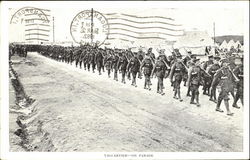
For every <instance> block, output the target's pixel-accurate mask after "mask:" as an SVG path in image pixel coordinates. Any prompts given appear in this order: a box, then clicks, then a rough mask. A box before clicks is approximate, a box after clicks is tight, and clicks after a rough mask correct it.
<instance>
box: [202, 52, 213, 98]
mask: <svg viewBox="0 0 250 160" xmlns="http://www.w3.org/2000/svg"><path fill="white" fill-rule="evenodd" d="M213 63H214V62H213V55H208V61H206V62H205V63H204V66H203V69H204V70H205V71H208V70H209V68H210V67H211V66H212V65H213ZM211 84H212V77H210V76H208V75H205V76H204V84H203V94H204V95H210V87H211Z"/></svg>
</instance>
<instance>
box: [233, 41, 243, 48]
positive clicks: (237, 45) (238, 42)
mask: <svg viewBox="0 0 250 160" xmlns="http://www.w3.org/2000/svg"><path fill="white" fill-rule="evenodd" d="M234 47H235V48H240V49H241V47H242V45H241V44H240V41H237V42H235V45H234Z"/></svg>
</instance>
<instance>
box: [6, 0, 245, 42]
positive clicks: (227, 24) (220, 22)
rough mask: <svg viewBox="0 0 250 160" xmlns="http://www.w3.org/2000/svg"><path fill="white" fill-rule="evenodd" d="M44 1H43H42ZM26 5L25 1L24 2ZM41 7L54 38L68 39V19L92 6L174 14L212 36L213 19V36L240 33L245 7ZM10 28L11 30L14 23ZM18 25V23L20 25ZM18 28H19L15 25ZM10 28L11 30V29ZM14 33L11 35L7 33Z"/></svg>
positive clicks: (189, 26)
mask: <svg viewBox="0 0 250 160" xmlns="http://www.w3.org/2000/svg"><path fill="white" fill-rule="evenodd" d="M45 3H46V2H45ZM23 6H25V5H23ZM29 6H30V5H29ZM35 7H41V5H37V6H36V5H35ZM42 7H43V8H46V9H50V10H51V14H52V15H53V16H54V17H55V39H56V41H65V40H68V41H71V40H72V38H71V35H70V23H71V21H72V19H73V18H74V16H75V15H77V14H78V13H79V12H81V11H83V10H86V9H90V8H91V7H93V8H94V9H95V10H97V11H99V12H101V13H104V14H105V13H114V12H116V13H126V14H134V15H138V16H143V15H147V16H148V15H151V16H152V15H158V16H166V17H171V18H174V19H175V20H176V21H177V23H179V24H182V25H183V29H184V30H187V31H188V30H193V29H197V30H201V31H207V32H208V34H209V35H210V36H213V23H215V27H216V28H215V33H216V36H220V35H243V34H244V10H243V9H240V8H239V7H236V8H235V7H232V6H230V7H227V6H226V5H225V6H215V7H211V6H210V7H205V6H201V7H194V8H193V7H185V8H178V7H171V8H170V7H168V6H167V5H165V6H158V7H155V6H153V7H152V8H149V7H145V6H144V7H138V8H134V7H135V6H134V7H133V8H132V9H131V8H129V6H128V7H127V8H124V7H123V8H115V7H114V6H112V7H111V6H110V7H109V8H108V7H107V6H104V7H102V6H100V5H98V6H95V5H93V6H91V5H89V6H84V5H82V6H74V7H70V4H69V5H68V7H67V5H66V6H63V8H59V7H58V5H56V6H53V7H51V6H50V5H46V6H45V5H44V6H42ZM16 10H18V8H13V9H11V10H10V15H13V13H14V12H15V11H16ZM10 28H12V30H11V32H12V33H13V26H12V27H10ZM20 28H21V27H20ZM14 30H15V31H16V32H17V31H18V29H17V28H16V27H14ZM11 32H10V33H11ZM10 37H13V36H10Z"/></svg>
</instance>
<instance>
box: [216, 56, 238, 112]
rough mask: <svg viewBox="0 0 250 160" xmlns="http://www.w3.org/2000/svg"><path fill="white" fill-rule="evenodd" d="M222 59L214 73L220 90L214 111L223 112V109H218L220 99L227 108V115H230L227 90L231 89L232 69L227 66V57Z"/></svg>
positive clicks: (232, 80)
mask: <svg viewBox="0 0 250 160" xmlns="http://www.w3.org/2000/svg"><path fill="white" fill-rule="evenodd" d="M221 61H222V67H221V69H219V70H218V71H217V73H216V74H215V75H214V78H215V81H216V79H219V81H220V84H221V91H220V94H219V97H218V102H217V105H216V109H215V110H216V111H218V112H223V110H221V109H220V105H221V102H222V100H224V103H225V106H226V109H227V115H228V116H232V115H233V113H232V112H231V111H230V109H229V102H228V101H229V99H230V98H229V92H230V91H232V90H233V82H234V79H233V75H232V71H231V70H230V68H229V66H228V65H229V61H228V59H223V60H221Z"/></svg>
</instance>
